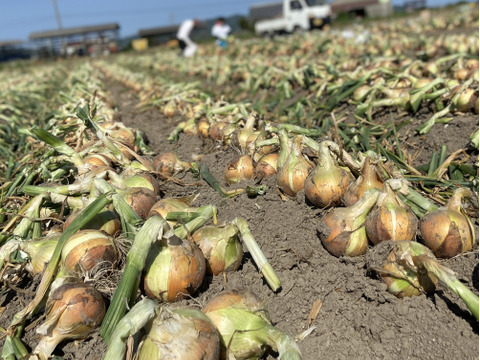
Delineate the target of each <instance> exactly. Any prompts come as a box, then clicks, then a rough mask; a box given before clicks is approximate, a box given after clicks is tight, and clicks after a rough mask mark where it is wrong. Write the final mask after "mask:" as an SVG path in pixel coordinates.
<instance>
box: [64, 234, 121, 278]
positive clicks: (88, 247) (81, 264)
mask: <svg viewBox="0 0 480 360" xmlns="http://www.w3.org/2000/svg"><path fill="white" fill-rule="evenodd" d="M117 259H118V254H117V250H116V248H115V243H114V242H113V238H112V237H111V236H109V235H108V234H106V233H104V232H102V231H98V230H80V231H78V232H76V233H75V234H73V235H72V236H71V237H69V238H68V240H67V241H66V243H65V245H64V247H63V249H62V255H61V261H62V269H63V271H65V272H66V273H67V274H82V273H83V272H86V271H90V270H92V269H93V268H94V267H95V266H96V265H97V264H99V263H102V262H108V263H111V264H112V265H113V264H115V263H116V262H117Z"/></svg>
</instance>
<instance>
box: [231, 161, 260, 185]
mask: <svg viewBox="0 0 480 360" xmlns="http://www.w3.org/2000/svg"><path fill="white" fill-rule="evenodd" d="M253 171H254V167H253V161H252V158H251V157H250V156H248V155H242V156H240V157H239V158H238V159H237V160H236V161H234V162H233V163H229V164H227V167H226V169H225V180H226V181H227V183H228V184H236V183H239V182H240V181H244V180H250V179H251V178H253Z"/></svg>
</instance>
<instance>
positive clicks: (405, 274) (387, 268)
mask: <svg viewBox="0 0 480 360" xmlns="http://www.w3.org/2000/svg"><path fill="white" fill-rule="evenodd" d="M377 247H378V248H379V249H380V248H381V247H385V249H381V251H384V250H388V252H387V253H386V254H382V253H380V256H385V258H384V259H379V260H380V261H381V264H380V267H379V268H378V269H376V270H377V271H378V272H379V273H380V276H381V278H382V280H383V281H384V282H385V284H386V285H387V289H388V291H389V292H390V293H392V294H393V295H395V296H396V297H398V298H404V297H412V296H417V295H420V294H421V293H423V292H431V291H433V290H434V288H435V285H436V284H435V283H433V280H432V279H431V278H430V277H428V276H426V274H423V273H421V272H420V273H419V272H418V270H417V268H416V267H415V266H414V264H413V261H412V256H419V255H427V256H431V257H434V255H433V254H432V252H431V251H430V250H429V249H428V248H426V247H425V246H423V245H422V244H419V243H417V242H414V241H408V240H404V241H403V240H401V241H395V242H389V241H386V242H383V243H381V244H379V245H377V246H375V248H374V249H376V248H377Z"/></svg>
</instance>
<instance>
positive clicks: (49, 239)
mask: <svg viewBox="0 0 480 360" xmlns="http://www.w3.org/2000/svg"><path fill="white" fill-rule="evenodd" d="M61 235H62V234H61V233H59V232H55V233H51V234H49V235H46V236H43V237H40V238H36V239H32V240H17V239H11V240H9V241H8V242H6V243H5V244H3V245H2V247H1V248H0V262H1V265H2V266H3V264H4V263H7V262H8V261H9V259H10V256H11V255H12V254H13V253H15V252H16V251H18V250H21V252H23V253H25V254H26V255H27V256H28V262H27V263H26V265H25V269H26V270H27V271H28V272H29V273H30V274H31V275H36V274H40V273H41V272H43V270H44V268H45V266H46V264H48V262H49V261H50V259H51V258H52V254H53V252H54V250H55V247H56V246H57V242H58V239H59V238H60V236H61ZM22 258H25V256H22ZM0 268H1V266H0Z"/></svg>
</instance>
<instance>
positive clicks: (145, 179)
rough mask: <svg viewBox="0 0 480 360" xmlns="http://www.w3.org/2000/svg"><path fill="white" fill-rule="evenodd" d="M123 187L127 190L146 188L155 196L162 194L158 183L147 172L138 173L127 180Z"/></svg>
mask: <svg viewBox="0 0 480 360" xmlns="http://www.w3.org/2000/svg"><path fill="white" fill-rule="evenodd" d="M123 185H124V186H125V188H131V187H144V188H147V189H149V190H152V191H153V192H154V193H155V195H158V194H159V192H160V186H159V184H158V181H157V180H156V179H155V178H154V177H153V176H152V175H150V174H149V173H147V172H142V173H138V174H135V175H131V176H129V177H127V178H125V180H124V182H123Z"/></svg>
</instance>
